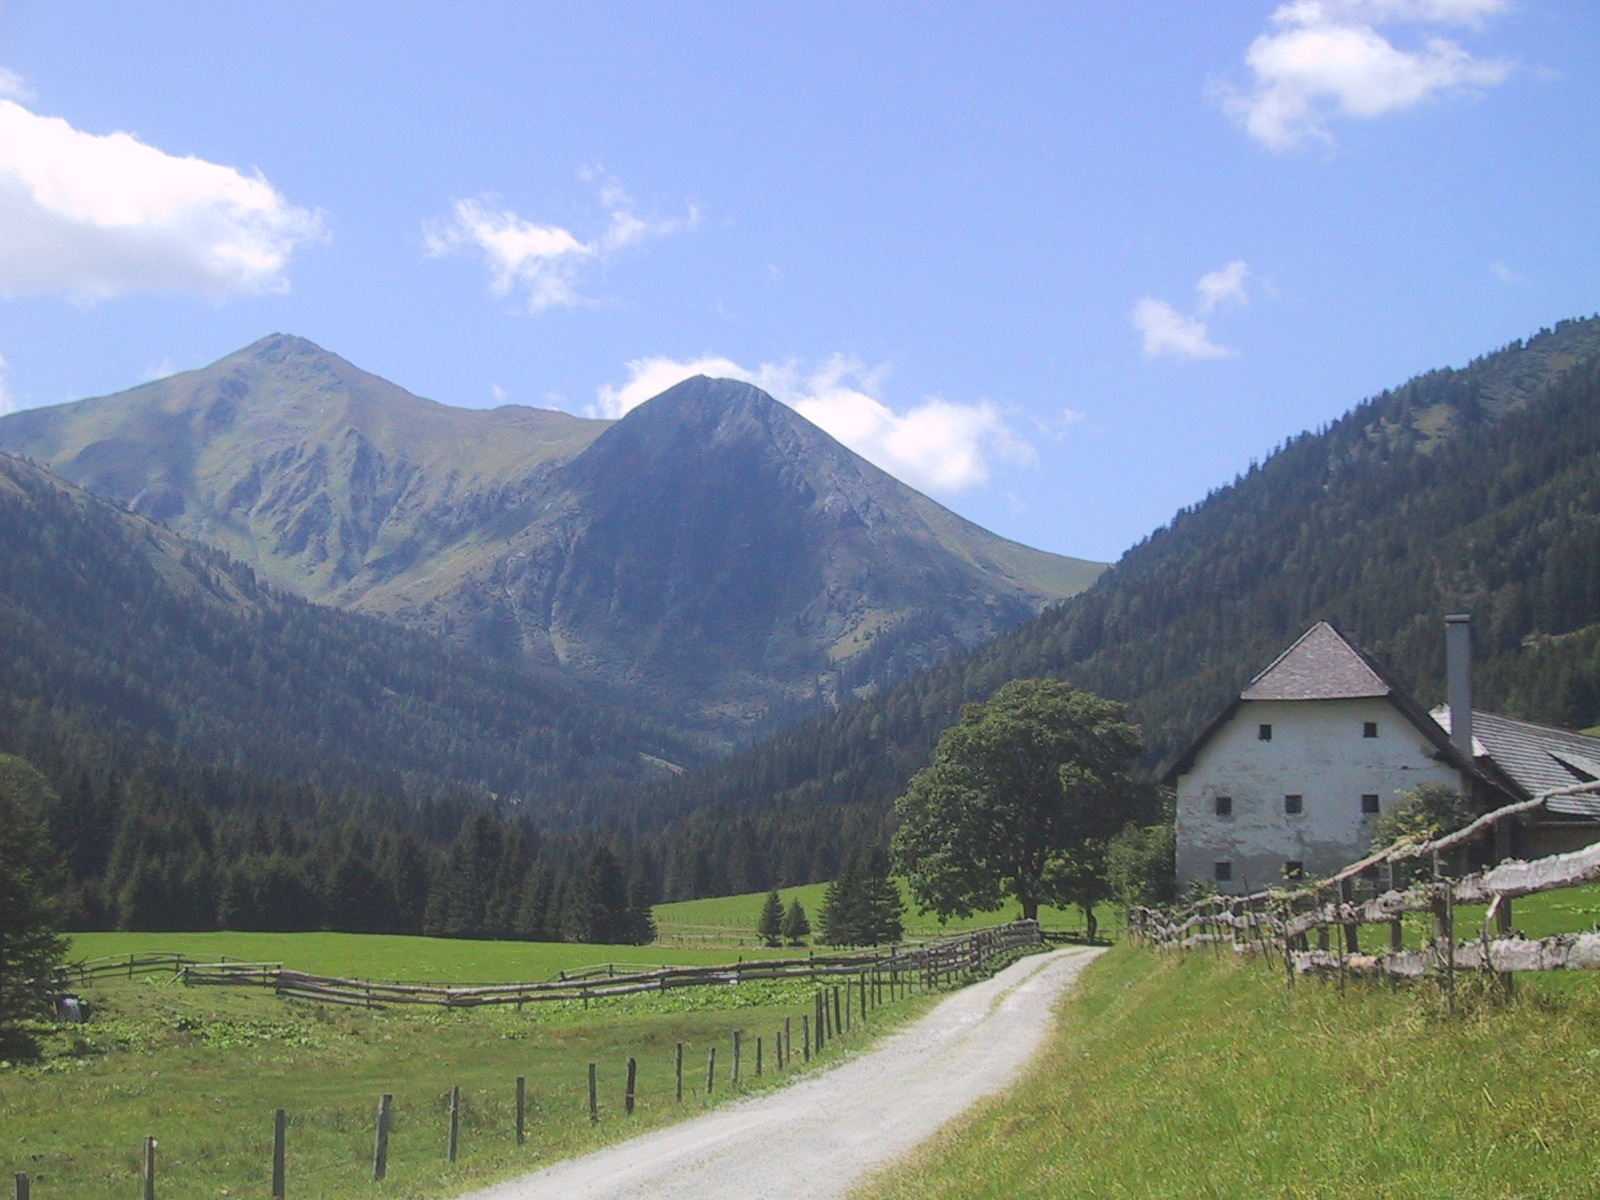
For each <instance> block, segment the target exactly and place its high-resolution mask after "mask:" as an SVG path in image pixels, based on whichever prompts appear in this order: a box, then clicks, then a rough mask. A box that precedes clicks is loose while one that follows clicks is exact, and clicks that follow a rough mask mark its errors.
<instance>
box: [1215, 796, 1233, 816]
mask: <svg viewBox="0 0 1600 1200" xmlns="http://www.w3.org/2000/svg"><path fill="white" fill-rule="evenodd" d="M1232 815H1233V797H1232V796H1218V797H1217V816H1219V817H1229V816H1232Z"/></svg>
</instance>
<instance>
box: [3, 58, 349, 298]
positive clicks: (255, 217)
mask: <svg viewBox="0 0 1600 1200" xmlns="http://www.w3.org/2000/svg"><path fill="white" fill-rule="evenodd" d="M18 87H20V81H19V80H17V79H16V77H15V76H14V75H10V74H9V73H8V74H7V75H6V77H5V79H4V80H0V91H7V90H9V91H10V92H11V93H12V94H16V89H17V88H18ZM322 236H323V225H322V220H321V218H320V217H319V216H318V215H317V214H315V213H313V212H310V211H308V210H306V209H303V208H297V207H295V206H294V205H292V204H290V203H289V202H288V201H287V200H286V199H285V198H284V197H283V195H282V194H281V193H279V192H278V191H277V190H276V189H275V188H274V187H273V186H272V185H271V184H270V183H268V182H267V181H266V179H265V178H263V177H262V176H261V174H260V173H259V172H256V173H253V174H246V173H244V172H242V171H239V170H237V169H235V168H233V167H226V166H221V165H219V164H217V163H212V162H206V161H205V160H204V159H199V158H195V157H192V156H190V157H185V158H178V157H176V156H174V155H170V154H167V153H165V152H164V151H162V150H158V149H156V148H155V147H154V146H149V145H146V144H145V143H144V142H141V141H140V140H139V139H138V138H136V137H134V136H133V135H131V134H127V133H110V134H103V135H102V134H92V133H84V132H82V131H81V130H78V129H74V128H73V127H72V126H71V125H69V124H68V123H67V122H66V121H64V120H62V119H61V118H59V117H42V116H39V115H38V114H36V113H33V112H30V111H29V110H28V109H26V108H24V107H23V106H22V105H20V104H18V103H16V101H14V100H7V99H0V294H5V295H13V296H14V295H21V294H28V293H65V294H66V295H68V296H71V297H72V298H74V299H75V300H78V301H80V302H93V301H96V300H103V299H106V298H109V297H112V296H117V295H121V294H124V293H127V292H133V291H195V292H200V293H202V294H205V295H209V296H217V297H220V296H226V295H231V294H236V293H258V292H275V291H283V290H284V289H286V288H287V286H288V279H287V276H286V274H285V272H286V269H287V267H288V263H289V257H290V255H291V254H292V253H293V252H294V250H295V249H296V248H298V247H299V246H301V245H303V244H305V243H307V242H310V241H315V240H317V239H319V238H320V237H322Z"/></svg>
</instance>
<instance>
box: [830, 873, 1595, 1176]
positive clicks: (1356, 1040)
mask: <svg viewBox="0 0 1600 1200" xmlns="http://www.w3.org/2000/svg"><path fill="white" fill-rule="evenodd" d="M1596 915H1600V889H1595V888H1584V889H1573V890H1571V891H1568V892H1560V893H1553V894H1551V895H1548V896H1543V897H1538V898H1530V899H1527V900H1519V901H1518V902H1517V922H1516V923H1517V925H1518V927H1519V928H1522V929H1523V930H1525V931H1526V932H1527V933H1528V934H1529V935H1530V936H1540V935H1542V934H1546V933H1551V932H1556V931H1560V930H1574V929H1584V928H1590V927H1592V926H1593V925H1594V924H1595V917H1596ZM1463 916H1464V917H1465V914H1463ZM1479 919H1480V920H1481V915H1480V917H1479ZM1462 928H1463V932H1465V931H1466V929H1467V928H1470V921H1469V920H1466V919H1464V920H1463V922H1462ZM1379 932H1381V931H1379V930H1372V931H1369V934H1368V936H1369V937H1370V936H1373V935H1375V934H1377V933H1379ZM1457 1001H1458V1010H1459V1011H1458V1013H1457V1015H1456V1016H1454V1017H1452V1016H1449V1015H1447V1013H1446V1011H1445V1004H1444V999H1443V997H1442V995H1441V994H1440V992H1439V989H1438V988H1437V987H1436V986H1435V985H1434V984H1432V983H1424V984H1420V985H1413V986H1405V987H1401V988H1398V989H1394V988H1391V987H1390V986H1389V985H1387V984H1384V983H1375V982H1363V981H1351V982H1350V984H1349V985H1347V987H1346V988H1345V990H1344V992H1343V994H1341V992H1340V989H1339V987H1338V985H1337V983H1335V982H1332V981H1328V982H1317V981H1313V980H1302V981H1300V982H1298V983H1297V984H1296V985H1295V986H1294V987H1293V988H1292V989H1291V988H1289V987H1286V986H1285V982H1284V977H1283V973H1282V966H1281V964H1280V963H1278V962H1277V961H1276V960H1257V959H1252V958H1247V957H1244V956H1239V955H1235V954H1233V953H1231V952H1227V953H1217V952H1214V951H1210V952H1190V953H1187V954H1180V953H1173V952H1157V951H1146V950H1141V949H1138V948H1136V947H1132V946H1119V947H1116V948H1114V949H1113V950H1111V951H1110V952H1108V953H1107V954H1106V955H1104V956H1103V957H1102V958H1101V959H1100V960H1098V961H1097V962H1096V963H1095V964H1093V965H1092V966H1091V968H1090V969H1089V970H1088V971H1087V972H1086V973H1085V975H1084V976H1083V979H1082V982H1081V984H1080V986H1079V987H1078V989H1077V990H1076V991H1075V992H1074V994H1072V995H1071V996H1069V997H1068V998H1067V999H1066V1001H1065V1002H1064V1003H1063V1006H1062V1009H1061V1019H1060V1022H1059V1025H1058V1029H1057V1032H1056V1034H1055V1036H1054V1038H1053V1041H1052V1044H1050V1045H1049V1046H1048V1047H1047V1048H1046V1050H1045V1052H1044V1053H1043V1054H1041V1055H1040V1056H1039V1058H1038V1060H1037V1061H1036V1064H1035V1066H1034V1067H1033V1068H1032V1069H1031V1071H1030V1073H1029V1075H1028V1076H1027V1077H1026V1078H1025V1079H1024V1080H1023V1081H1021V1082H1020V1083H1019V1084H1018V1085H1017V1086H1016V1087H1015V1088H1013V1089H1012V1090H1011V1091H1010V1092H1009V1093H1007V1094H1006V1095H1005V1096H1004V1097H1002V1098H998V1099H996V1100H995V1101H992V1102H989V1103H987V1104H985V1105H983V1106H980V1108H979V1109H978V1110H976V1111H975V1112H974V1113H972V1114H970V1115H969V1116H968V1117H966V1118H964V1119H963V1121H962V1122H961V1123H960V1124H959V1126H958V1127H957V1128H956V1129H955V1130H953V1131H952V1132H951V1134H950V1136H948V1137H941V1138H940V1139H939V1141H938V1143H937V1144H936V1145H934V1146H931V1147H929V1148H927V1149H925V1150H924V1151H922V1152H920V1153H919V1154H917V1155H915V1156H913V1158H912V1159H910V1160H908V1161H907V1162H905V1163H902V1164H900V1165H899V1166H897V1167H896V1168H894V1169H893V1170H891V1171H889V1172H887V1173H886V1174H884V1175H882V1176H880V1177H879V1178H878V1179H876V1180H875V1181H874V1182H873V1183H872V1185H871V1186H869V1187H868V1188H866V1189H865V1190H864V1192H863V1193H862V1197H861V1200H910V1198H915V1200H940V1198H951V1200H953V1198H955V1197H960V1198H962V1200H969V1198H974V1197H997V1198H998V1197H1007V1198H1011V1197H1041V1198H1042V1197H1058V1196H1093V1197H1096V1198H1098V1200H1113V1198H1122V1197H1127V1198H1132V1197H1140V1198H1145V1197H1218V1198H1220V1197H1228V1198H1233V1197H1239V1198H1247V1197H1248V1198H1255V1197H1264V1196H1273V1197H1291V1198H1297V1200H1335V1198H1337V1200H1345V1198H1347V1197H1350V1196H1356V1195H1360V1196H1373V1197H1380V1198H1388V1200H1402V1198H1404V1200H1412V1198H1424V1200H1426V1198H1432V1197H1438V1198H1441V1200H1443V1198H1445V1197H1457V1196H1481V1197H1496V1198H1504V1200H1511V1198H1513V1197H1518V1198H1520V1197H1527V1198H1533V1197H1539V1198H1559V1197H1573V1198H1577V1197H1590V1196H1594V1195H1597V1194H1600V976H1597V975H1596V974H1594V973H1573V974H1570V975H1562V974H1560V973H1551V974H1548V975H1542V976H1538V977H1533V976H1520V977H1519V978H1518V981H1517V992H1516V998H1515V999H1514V1000H1513V1001H1512V1002H1510V1003H1505V1002H1503V1001H1500V1000H1499V999H1497V997H1496V995H1495V992H1494V989H1493V988H1492V986H1491V985H1490V984H1489V983H1488V982H1487V981H1485V980H1483V979H1481V978H1479V977H1476V976H1465V977H1462V978H1461V979H1460V981H1459V987H1458V995H1457Z"/></svg>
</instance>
